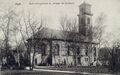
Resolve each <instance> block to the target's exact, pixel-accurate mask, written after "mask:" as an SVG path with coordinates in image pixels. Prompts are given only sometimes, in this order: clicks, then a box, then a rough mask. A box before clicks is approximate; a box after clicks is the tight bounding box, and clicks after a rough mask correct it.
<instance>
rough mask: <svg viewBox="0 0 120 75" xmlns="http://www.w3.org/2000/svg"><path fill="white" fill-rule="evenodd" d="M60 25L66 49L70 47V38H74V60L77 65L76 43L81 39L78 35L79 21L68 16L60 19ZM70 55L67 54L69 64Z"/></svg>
mask: <svg viewBox="0 0 120 75" xmlns="http://www.w3.org/2000/svg"><path fill="white" fill-rule="evenodd" d="M60 25H61V30H62V36H63V38H64V41H65V47H68V42H67V40H68V38H69V37H72V39H71V40H72V41H73V43H72V45H70V46H71V47H72V52H73V55H74V56H73V58H74V64H76V41H77V40H78V39H79V37H78V36H77V35H76V32H77V20H76V18H68V17H67V16H62V17H60ZM68 56H69V55H68V53H67V54H66V59H67V63H68Z"/></svg>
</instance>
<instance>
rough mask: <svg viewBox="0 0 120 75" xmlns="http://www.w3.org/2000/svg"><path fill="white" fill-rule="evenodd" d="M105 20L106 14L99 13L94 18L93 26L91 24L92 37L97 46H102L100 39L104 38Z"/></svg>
mask: <svg viewBox="0 0 120 75" xmlns="http://www.w3.org/2000/svg"><path fill="white" fill-rule="evenodd" d="M105 21H106V15H105V14H104V13H101V14H100V15H99V16H98V17H97V18H96V20H95V26H93V39H94V40H95V41H97V42H98V47H99V48H100V47H101V46H102V44H103V43H102V41H103V40H104V38H103V35H104V33H105V31H104V29H105Z"/></svg>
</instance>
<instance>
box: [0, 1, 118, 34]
mask: <svg viewBox="0 0 120 75" xmlns="http://www.w3.org/2000/svg"><path fill="white" fill-rule="evenodd" d="M83 2H84V0H0V10H1V11H2V10H6V9H8V8H15V10H17V11H21V10H25V11H30V12H31V13H33V14H35V15H36V16H37V17H38V18H39V17H41V16H44V17H45V18H46V21H47V26H48V27H50V28H55V29H59V17H60V16H61V15H68V16H69V17H77V15H78V13H79V9H78V6H79V5H80V4H81V3H83ZM86 2H87V3H89V4H91V5H92V13H93V24H94V19H95V18H96V17H97V16H98V15H99V14H100V13H101V12H103V13H104V14H106V16H107V20H106V23H105V25H106V26H107V28H106V31H108V32H112V33H113V34H116V32H117V31H118V30H117V29H118V28H120V21H119V20H120V0H86ZM19 3H20V4H19ZM42 3H43V4H42ZM47 3H48V4H47ZM53 3H66V4H53Z"/></svg>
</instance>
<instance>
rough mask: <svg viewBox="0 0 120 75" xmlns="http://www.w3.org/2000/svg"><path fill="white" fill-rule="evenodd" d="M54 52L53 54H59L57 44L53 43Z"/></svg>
mask: <svg viewBox="0 0 120 75" xmlns="http://www.w3.org/2000/svg"><path fill="white" fill-rule="evenodd" d="M54 53H55V55H59V44H56V45H55V48H54Z"/></svg>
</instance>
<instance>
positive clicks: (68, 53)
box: [67, 46, 70, 56]
mask: <svg viewBox="0 0 120 75" xmlns="http://www.w3.org/2000/svg"><path fill="white" fill-rule="evenodd" d="M67 55H68V56H69V55H70V46H68V50H67Z"/></svg>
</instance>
